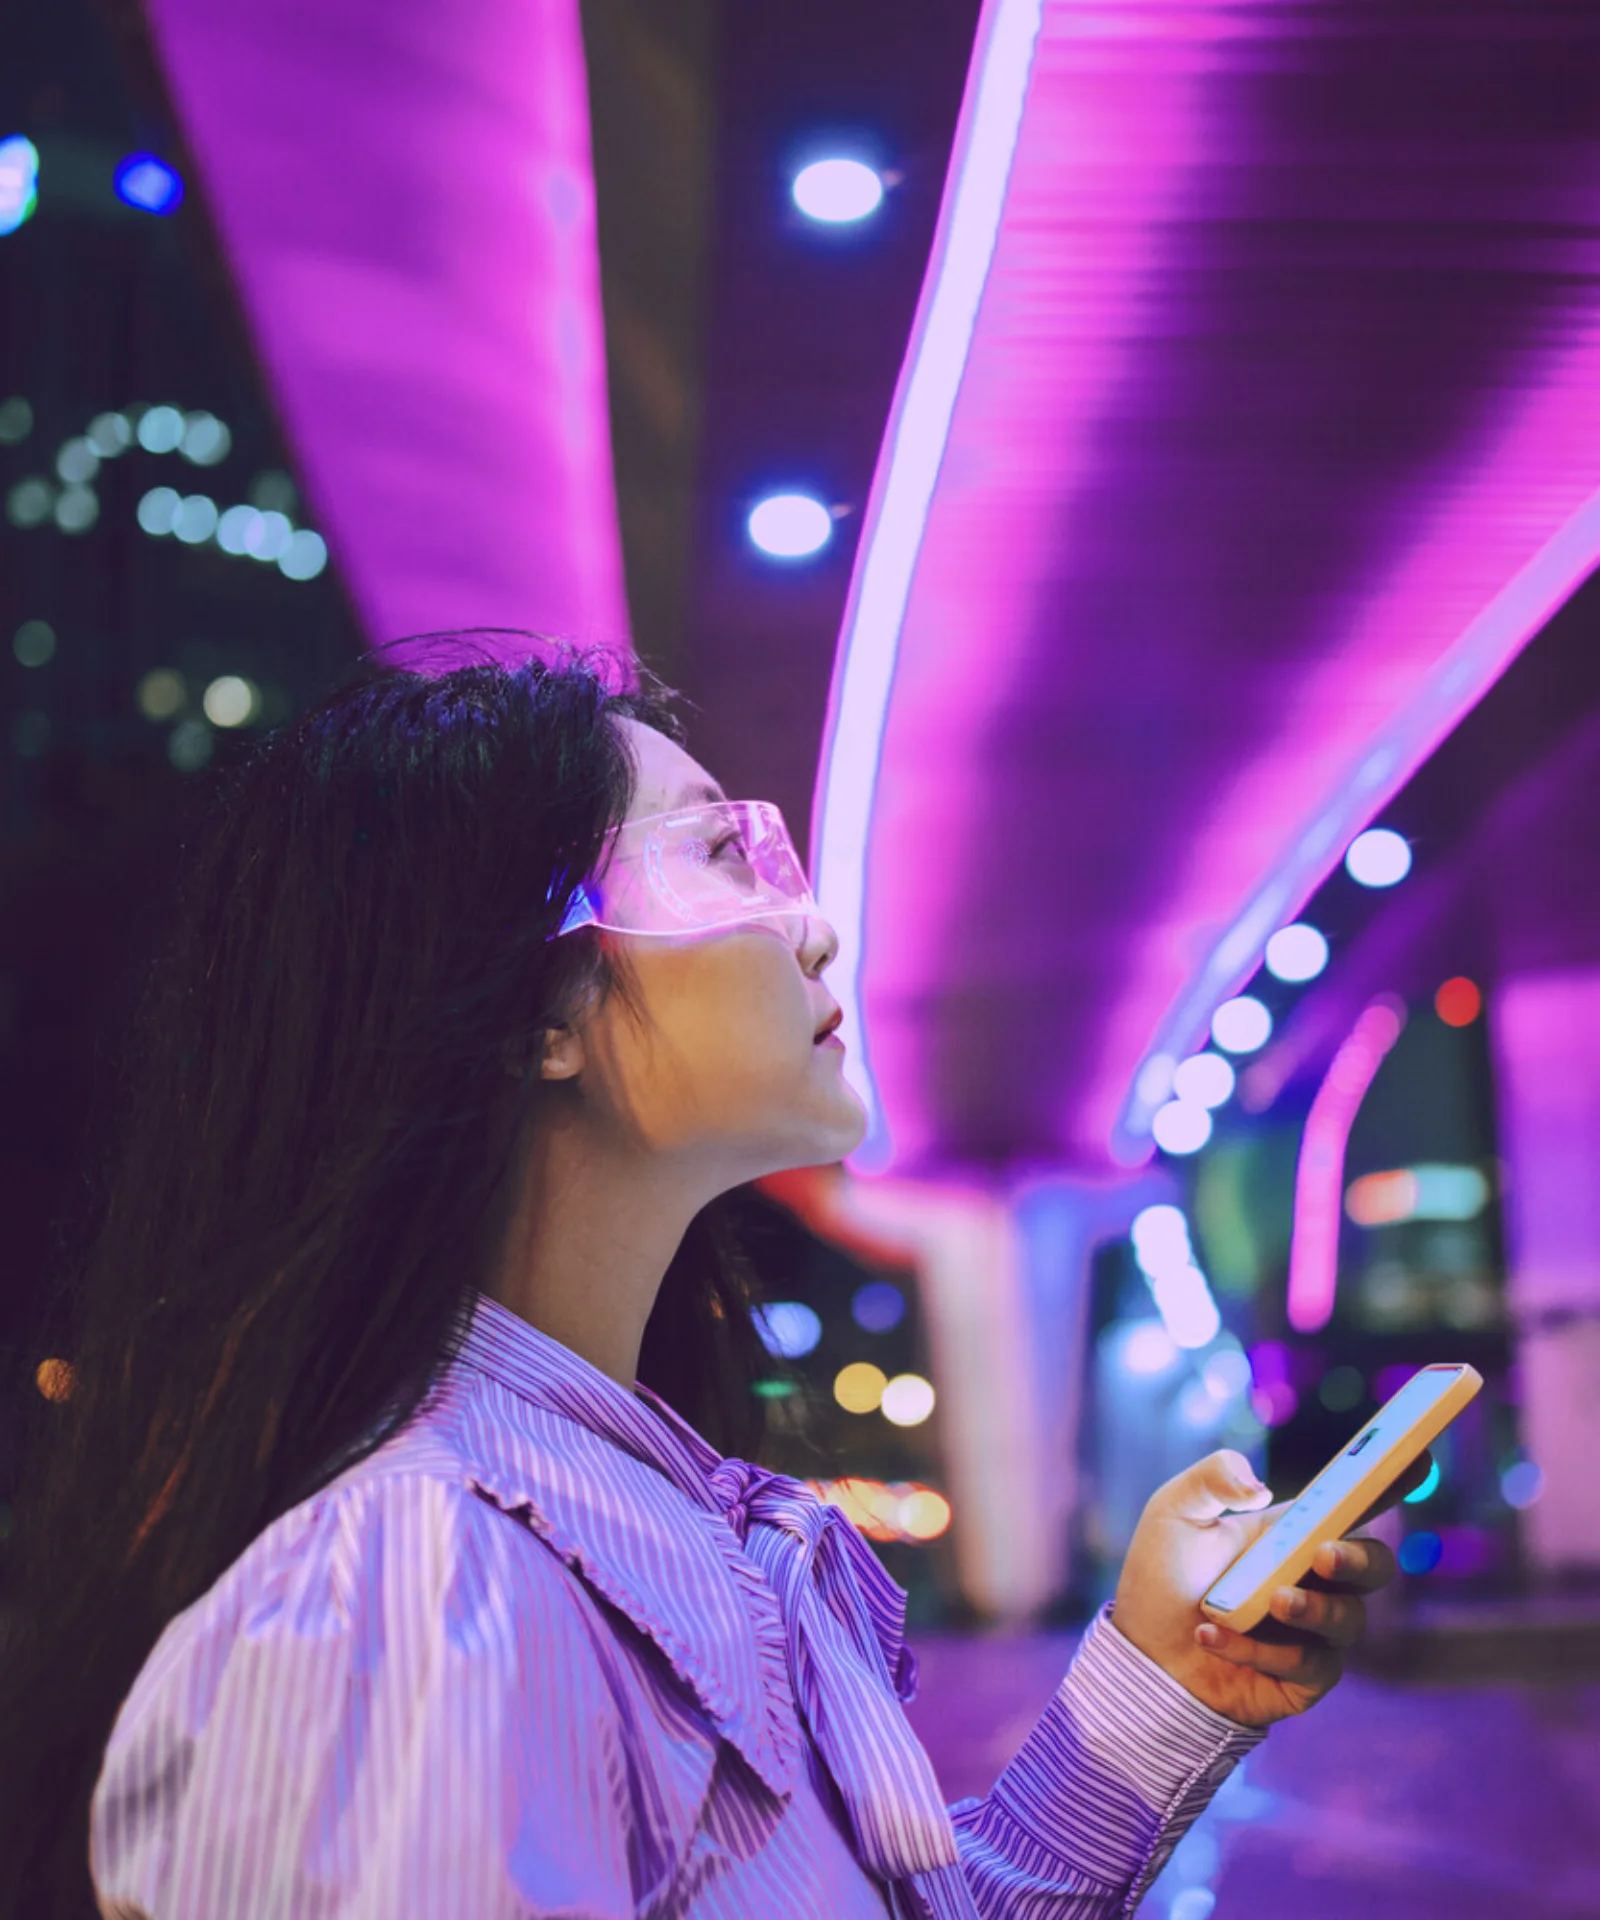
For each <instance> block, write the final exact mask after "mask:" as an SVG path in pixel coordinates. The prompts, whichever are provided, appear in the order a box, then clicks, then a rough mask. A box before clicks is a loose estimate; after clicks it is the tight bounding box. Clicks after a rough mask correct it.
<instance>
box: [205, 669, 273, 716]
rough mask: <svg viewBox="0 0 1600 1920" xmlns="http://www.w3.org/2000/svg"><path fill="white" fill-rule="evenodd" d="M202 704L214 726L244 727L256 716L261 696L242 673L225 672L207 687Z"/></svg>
mask: <svg viewBox="0 0 1600 1920" xmlns="http://www.w3.org/2000/svg"><path fill="white" fill-rule="evenodd" d="M200 704H201V706H202V707H204V708H205V715H206V718H207V719H208V720H209V721H210V722H211V724H212V726H214V727H242V726H244V725H245V723H246V722H247V721H249V720H252V719H254V718H255V714H256V710H257V708H258V707H259V706H260V704H261V696H260V695H259V694H258V693H257V691H256V689H255V687H254V686H253V685H252V684H251V683H250V682H249V681H248V680H246V679H244V678H243V677H242V676H241V675H239V674H237V673H224V674H221V675H219V676H218V678H217V679H215V680H213V681H212V682H211V684H210V686H208V687H207V688H206V690H205V693H204V695H203V696H202V697H201V702H200Z"/></svg>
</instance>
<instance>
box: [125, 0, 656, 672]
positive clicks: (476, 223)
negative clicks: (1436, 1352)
mask: <svg viewBox="0 0 1600 1920" xmlns="http://www.w3.org/2000/svg"><path fill="white" fill-rule="evenodd" d="M148 12H149V15H150V22H151V28H152V32H153V34H154V38H155V42H156V46H157V48H158V51H159V53H160V57H161V60H162V64H163V67H164V69H165V72H166V75H167V79H168V82H169V85H170V87H171V91H172V95H173V98H174V101H175V103H176V105H177V107H178V110H179V111H180V113H181V115H182V118H183V122H184V127H185V131H186V133H187V136H188V138H189V141H190V143H191V145H192V147H193V150H194V153H195V156H196V160H197V163H198V171H199V173H200V176H201V178H202V180H203V182H204V185H205V188H206V191H207V195H208V197H209V200H210V202H211V205H212V207H213V210H214V212H215V215H216V218H217V223H218V226H219V228H220V230H221V234H222V238H223V240H224V243H225V245H226V248H227V252H228V255H229V260H230V264H231V267H232V270H233V273H234V276H235V278H236V280H237V283H238V286H239V290H240V294H241V297H242V300H243V303H244V306H245V308H246V311H247V312H248V314H249V317H250V321H251V325H252V328H253V330H254V333H255V337H256V341H257V344H258V347H259V350H260V354H261V359H262V362H263V365H264V367H265V370H266V372H267V374H268V376H269V378H270V380H271V382H272V386H273V390H274V395H275V398H276V400H277V403H278V406H279V408H280V410H281V413H282V417H283V420H284V424H285V426H286V428H287V430H288V433H289V437H290V440H291V441H292V443H293V447H294V451H295V457H296V466H297V470H298V471H299V473H300V475H301V477H302V478H303V480H304V482H305V485H306V489H307V491H308V493H309V494H310V496H311V499H312V502H313V506H314V510H315V514H316V524H317V525H318V526H319V527H321V528H322V529H323V531H324V532H325V533H326V534H327V536H328V541H329V546H330V548H331V549H332V552H333V556H334V561H335V564H336V565H337V566H338V568H339V570H340V573H341V576H342V578H343V580H344V582H345V584H346V585H347V587H348V588H349V590H350V593H351V596H352V598H353V599H354V601H355V603H356V606H357V608H358V609H359V611H360V614H361V618H362V623H363V626H364V627H365V629H366V631H367V634H368V636H369V637H370V638H373V639H384V640H387V639H393V638H395V637H397V636H399V635H401V634H406V633H417V632H425V631H428V630H430V629H439V628H457V627H462V626H487V627H514V628H532V629H535V630H537V631H541V632H545V633H551V634H559V635H562V636H566V637H570V638H573V639H576V640H579V641H582V642H585V643H588V644H590V645H593V646H596V647H604V648H607V649H609V650H611V651H613V652H615V653H616V654H617V655H618V656H619V657H621V658H622V659H624V660H628V659H631V654H632V649H631V645H630V642H629V639H628V618H627V603H626V597H625V593H624V587H623V576H622V549H621V540H620V535H619V531H618V526H617V515H616V500H615V488H614V483H613V477H612V468H611V443H610V430H609V424H608V408H607V398H606V380H605V347H604V334H603V326H602V319H601V310H600V258H599V246H598V241H597V236H596V226H595V206H594V183H593V175H592V168H591V163H590V138H589V108H588V90H587V78H586V73H585V68H584V59H583V41H582V34H581V30H580V23H579V17H578V6H577V0H541V3H540V4H538V5H529V4H523V0H455V3H454V4H452V5H451V6H450V7H448V8H440V7H437V6H432V5H427V4H424V0H339V4H338V5H337V6H328V5H324V4H320V0H276V3H275V4H274V5H272V6H270V7H239V6H214V5H209V4H206V3H205V0H149V7H148ZM505 650H506V652H508V653H515V652H519V651H521V647H520V645H519V644H518V643H516V642H515V641H509V640H508V641H507V642H506V643H505Z"/></svg>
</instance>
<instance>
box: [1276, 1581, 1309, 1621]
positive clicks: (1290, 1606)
mask: <svg viewBox="0 0 1600 1920" xmlns="http://www.w3.org/2000/svg"><path fill="white" fill-rule="evenodd" d="M1278 1605H1279V1607H1280V1608H1281V1609H1282V1611H1283V1612H1284V1613H1286V1614H1288V1615H1289V1616H1290V1618H1291V1619H1293V1618H1294V1617H1295V1616H1296V1615H1298V1614H1302V1613H1304V1612H1305V1610H1306V1597H1305V1594H1304V1593H1303V1592H1302V1591H1301V1590H1300V1588H1299V1587H1279V1589H1278Z"/></svg>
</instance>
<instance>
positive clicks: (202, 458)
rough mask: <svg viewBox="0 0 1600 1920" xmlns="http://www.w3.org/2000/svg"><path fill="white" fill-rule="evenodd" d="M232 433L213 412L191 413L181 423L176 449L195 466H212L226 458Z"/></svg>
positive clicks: (231, 442)
mask: <svg viewBox="0 0 1600 1920" xmlns="http://www.w3.org/2000/svg"><path fill="white" fill-rule="evenodd" d="M232 445H233V435H232V434H231V433H229V431H228V429H227V427H226V426H225V425H224V424H223V423H222V421H220V420H219V419H218V418H217V416H216V415H215V414H214V413H191V414H189V415H188V416H187V417H186V418H185V420H184V423H183V438H182V439H181V440H180V441H179V442H178V451H179V452H180V453H181V454H182V455H183V457H184V458H185V459H186V460H192V461H193V462H194V464H195V465H196V466H197V467H214V466H216V465H217V463H218V461H221V460H226V459H227V457H228V450H229V449H230V448H231V447H232Z"/></svg>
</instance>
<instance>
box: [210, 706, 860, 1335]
mask: <svg viewBox="0 0 1600 1920" xmlns="http://www.w3.org/2000/svg"><path fill="white" fill-rule="evenodd" d="M208 711H209V709H208ZM752 1317H753V1318H754V1320H755V1326H756V1332H757V1333H758V1334H759V1335H760V1336H761V1344H762V1345H763V1346H764V1347H765V1348H766V1350H767V1352H768V1353H775V1354H777V1355H779V1356H780V1358H782V1359H784V1360H799V1359H801V1358H802V1357H803V1356H804V1355H806V1354H808V1353H810V1352H812V1351H813V1350H814V1349H815V1347H816V1345H817V1342H818V1341H819V1340H820V1339H821V1338H822V1317H821V1315H820V1314H818V1313H817V1311H816V1310H815V1308H813V1307H808V1306H807V1305H806V1304H805V1302H804V1301H803V1300H774V1301H773V1302H772V1304H771V1305H770V1306H765V1307H758V1308H757V1309H756V1311H755V1313H754V1315H753V1316H752Z"/></svg>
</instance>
